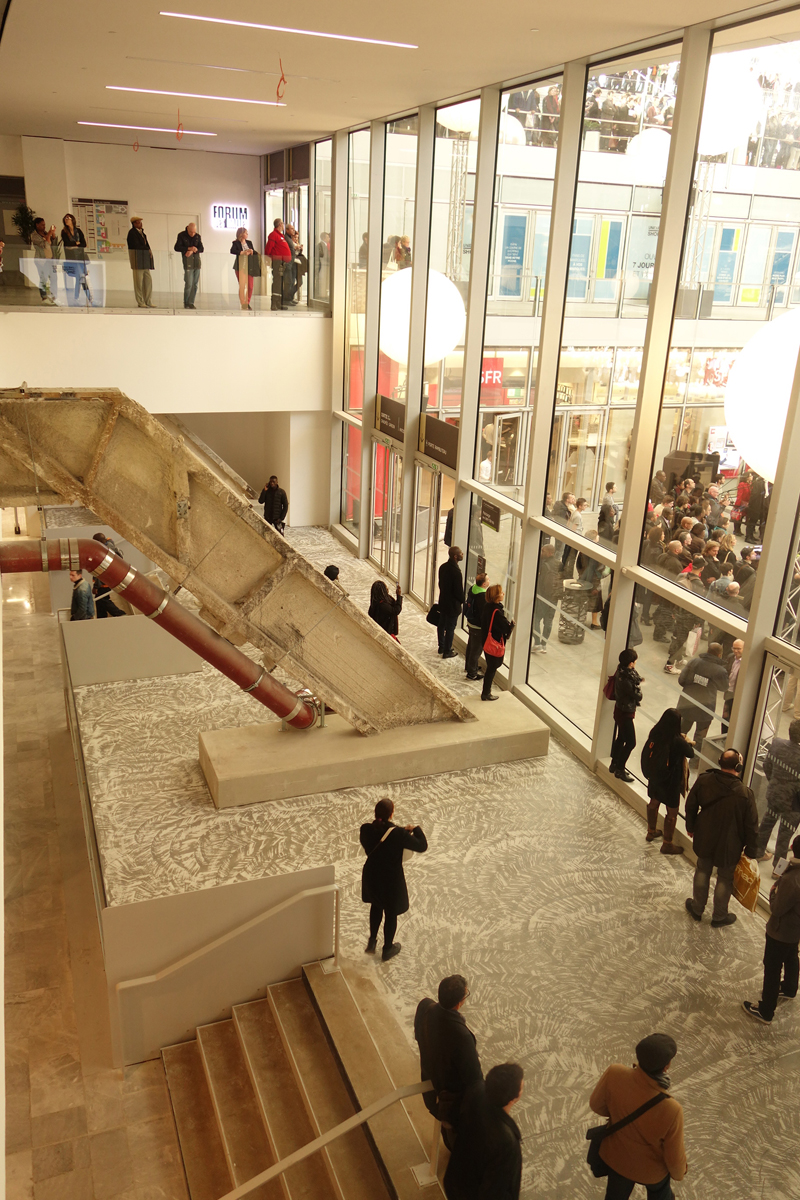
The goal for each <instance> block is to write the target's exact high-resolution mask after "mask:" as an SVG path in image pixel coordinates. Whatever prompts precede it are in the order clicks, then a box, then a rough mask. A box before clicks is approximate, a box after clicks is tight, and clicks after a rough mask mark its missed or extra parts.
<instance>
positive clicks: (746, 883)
mask: <svg viewBox="0 0 800 1200" xmlns="http://www.w3.org/2000/svg"><path fill="white" fill-rule="evenodd" d="M760 887H761V876H760V875H759V872H758V867H757V866H756V864H755V863H754V862H753V861H752V860H751V859H749V858H747V857H746V855H744V854H743V855H742V857H741V858H740V859H739V861H738V863H737V864H736V870H735V871H734V873H733V894H734V896H735V897H736V899H737V900H738V901H739V903H740V904H741V905H742V907H743V908H746V909H748V910H749V911H750V912H755V911H756V907H757V905H758V892H759V888H760Z"/></svg>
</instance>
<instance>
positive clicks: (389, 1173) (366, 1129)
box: [162, 963, 443, 1200]
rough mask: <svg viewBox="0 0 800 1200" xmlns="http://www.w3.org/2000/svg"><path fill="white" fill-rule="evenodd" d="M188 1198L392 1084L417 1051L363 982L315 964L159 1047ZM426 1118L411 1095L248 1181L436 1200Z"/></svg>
mask: <svg viewBox="0 0 800 1200" xmlns="http://www.w3.org/2000/svg"><path fill="white" fill-rule="evenodd" d="M162 1057H163V1060H164V1069H165V1072H166V1076H167V1083H168V1086H169V1091H170V1096H171V1099H172V1107H173V1110H174V1113H175V1123H176V1126H177V1130H178V1138H179V1141H180V1145H181V1152H182V1154H183V1161H184V1167H185V1170H186V1178H187V1181H188V1185H189V1195H190V1197H191V1200H220V1197H222V1196H224V1195H225V1194H226V1193H227V1192H229V1191H231V1190H232V1189H233V1188H235V1187H238V1186H240V1185H241V1184H243V1183H245V1182H246V1181H247V1180H249V1179H252V1178H253V1177H254V1176H256V1175H258V1174H259V1173H260V1172H262V1171H265V1170H266V1169H267V1168H268V1167H270V1166H272V1165H273V1164H274V1163H276V1162H278V1161H280V1160H281V1159H283V1158H286V1157H287V1156H288V1155H289V1154H291V1153H292V1152H293V1151H295V1150H299V1149H300V1148H301V1147H302V1146H305V1145H307V1144H308V1143H309V1142H311V1141H313V1140H314V1139H315V1138H317V1137H319V1136H320V1135H321V1134H324V1133H326V1132H327V1131H328V1130H330V1129H332V1128H333V1127H334V1126H336V1125H338V1124H340V1123H341V1122H342V1121H345V1120H347V1118H348V1117H351V1116H353V1114H354V1113H356V1112H358V1111H359V1110H360V1109H362V1108H366V1107H367V1106H368V1105H369V1104H371V1103H373V1102H374V1101H376V1100H379V1099H380V1098H382V1097H383V1096H386V1095H388V1094H389V1093H390V1092H392V1091H394V1090H395V1089H396V1088H398V1087H402V1086H404V1085H406V1084H410V1083H416V1082H418V1081H419V1060H418V1058H417V1056H416V1054H415V1053H414V1052H413V1050H412V1049H411V1047H410V1046H409V1045H408V1043H407V1041H406V1039H405V1037H404V1035H403V1033H402V1030H400V1029H399V1027H398V1025H397V1022H396V1020H395V1018H394V1016H393V1014H392V1013H391V1012H390V1011H389V1009H388V1007H387V1006H386V1004H385V1002H384V1001H383V1000H382V998H381V996H380V994H379V992H378V990H377V989H376V987H375V985H374V984H373V983H372V981H371V980H370V979H369V978H368V977H366V976H363V975H361V974H360V973H358V972H356V971H353V970H351V969H348V968H346V967H345V968H343V969H342V970H340V971H335V972H332V973H330V974H327V973H326V972H325V971H323V969H322V966H321V965H320V964H319V963H312V964H310V965H309V966H306V967H304V968H303V974H302V978H301V979H292V980H289V981H288V982H286V983H278V984H274V985H273V986H272V987H270V988H268V990H267V997H266V999H264V1000H257V1001H254V1002H253V1003H250V1004H239V1005H237V1006H235V1007H234V1009H233V1015H232V1018H231V1019H230V1020H229V1021H218V1022H216V1023H215V1024H213V1025H204V1026H202V1027H201V1028H199V1029H198V1030H197V1038H196V1040H195V1041H192V1042H183V1043H181V1044H179V1045H177V1046H168V1047H167V1048H166V1049H164V1050H163V1051H162ZM433 1129H434V1123H433V1120H432V1118H431V1117H430V1115H429V1114H428V1112H427V1110H426V1109H425V1106H424V1104H423V1102H422V1097H421V1096H412V1097H410V1098H409V1099H408V1100H404V1101H401V1102H398V1103H395V1104H393V1105H392V1106H391V1107H390V1108H387V1109H385V1110H384V1111H383V1112H381V1113H379V1114H378V1115H377V1116H375V1117H373V1118H371V1119H370V1120H369V1121H368V1122H366V1123H365V1124H363V1125H361V1126H360V1127H358V1128H356V1129H352V1130H351V1131H350V1132H348V1133H345V1134H343V1135H342V1136H340V1137H339V1138H337V1139H336V1140H335V1141H333V1142H331V1143H330V1144H329V1145H328V1146H327V1147H325V1148H324V1149H322V1150H319V1151H317V1152H316V1153H315V1154H313V1155H312V1156H310V1157H309V1158H306V1159H305V1160H304V1161H302V1162H300V1163H297V1164H296V1165H295V1166H293V1167H290V1168H289V1170H287V1171H286V1172H285V1173H284V1174H283V1175H282V1176H281V1177H279V1178H277V1179H274V1180H272V1181H270V1182H269V1183H266V1184H261V1185H259V1187H257V1188H255V1189H253V1190H252V1191H251V1192H250V1193H249V1195H250V1196H252V1197H254V1198H255V1200H415V1198H419V1200H437V1198H439V1200H441V1197H442V1196H443V1192H442V1190H441V1187H440V1185H439V1184H438V1182H434V1183H432V1184H429V1185H427V1186H424V1187H420V1186H419V1185H418V1183H417V1181H416V1179H415V1177H414V1175H413V1173H412V1167H417V1166H419V1165H421V1164H422V1163H424V1162H425V1160H426V1158H427V1156H428V1153H429V1150H430V1145H431V1138H432V1136H433Z"/></svg>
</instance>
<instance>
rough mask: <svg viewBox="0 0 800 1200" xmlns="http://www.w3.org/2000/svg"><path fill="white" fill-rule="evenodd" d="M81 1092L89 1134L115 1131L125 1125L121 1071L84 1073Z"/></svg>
mask: <svg viewBox="0 0 800 1200" xmlns="http://www.w3.org/2000/svg"><path fill="white" fill-rule="evenodd" d="M83 1091H84V1095H85V1096H86V1121H87V1124H88V1127H89V1132H90V1133H100V1132H101V1131H102V1130H104V1129H115V1128H116V1127H117V1126H118V1125H123V1124H124V1123H125V1112H124V1109H123V1104H122V1071H114V1070H108V1071H94V1072H92V1073H91V1074H90V1075H87V1074H86V1073H85V1072H84V1076H83Z"/></svg>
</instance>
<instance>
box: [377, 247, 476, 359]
mask: <svg viewBox="0 0 800 1200" xmlns="http://www.w3.org/2000/svg"><path fill="white" fill-rule="evenodd" d="M412 275H413V271H409V270H406V271H397V272H395V274H393V275H389V276H387V278H386V279H384V281H383V283H382V284H381V323H380V329H379V332H378V345H379V347H380V349H381V352H382V353H383V354H385V355H386V357H387V358H391V359H392V360H393V361H394V362H397V363H402V364H403V365H405V364H406V363H407V362H408V336H409V326H410V320H411V277H412ZM466 327H467V312H466V309H465V308H464V301H463V300H462V299H461V293H460V292H459V290H458V288H457V287H456V286H455V284H454V283H452V282H451V281H450V280H449V279H448V278H447V276H446V275H442V274H441V273H440V272H439V271H429V272H428V304H427V313H426V318H425V358H424V362H425V366H426V367H427V366H430V365H431V363H436V362H441V360H442V359H443V358H446V357H447V355H448V354H449V353H450V351H451V350H455V348H456V346H458V345H459V343H460V342H462V341H463V340H464V330H465V329H466Z"/></svg>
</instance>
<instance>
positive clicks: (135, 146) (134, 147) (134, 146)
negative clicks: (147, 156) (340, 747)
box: [133, 138, 139, 154]
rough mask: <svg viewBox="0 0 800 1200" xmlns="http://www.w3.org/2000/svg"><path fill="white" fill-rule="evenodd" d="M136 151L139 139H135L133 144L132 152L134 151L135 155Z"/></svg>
mask: <svg viewBox="0 0 800 1200" xmlns="http://www.w3.org/2000/svg"><path fill="white" fill-rule="evenodd" d="M138 149H139V139H138V138H137V139H136V141H135V142H134V143H133V151H134V154H135V153H136V151H137V150H138Z"/></svg>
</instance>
